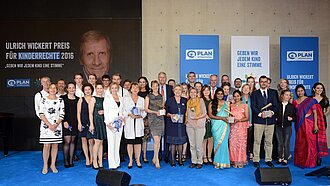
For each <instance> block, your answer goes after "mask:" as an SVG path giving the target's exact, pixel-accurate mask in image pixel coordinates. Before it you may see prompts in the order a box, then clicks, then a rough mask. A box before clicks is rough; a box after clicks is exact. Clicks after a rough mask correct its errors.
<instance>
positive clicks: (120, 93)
mask: <svg viewBox="0 0 330 186" xmlns="http://www.w3.org/2000/svg"><path fill="white" fill-rule="evenodd" d="M118 96H119V97H121V98H124V97H126V96H131V95H130V93H129V92H128V90H126V89H124V88H123V87H121V86H119V87H118Z"/></svg>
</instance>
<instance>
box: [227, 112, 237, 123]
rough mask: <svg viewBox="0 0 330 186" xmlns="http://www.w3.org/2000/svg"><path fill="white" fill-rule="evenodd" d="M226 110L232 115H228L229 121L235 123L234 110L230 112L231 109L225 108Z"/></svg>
mask: <svg viewBox="0 0 330 186" xmlns="http://www.w3.org/2000/svg"><path fill="white" fill-rule="evenodd" d="M225 111H226V112H227V113H228V114H230V115H231V116H228V123H235V117H234V114H233V113H232V112H230V110H228V109H225Z"/></svg>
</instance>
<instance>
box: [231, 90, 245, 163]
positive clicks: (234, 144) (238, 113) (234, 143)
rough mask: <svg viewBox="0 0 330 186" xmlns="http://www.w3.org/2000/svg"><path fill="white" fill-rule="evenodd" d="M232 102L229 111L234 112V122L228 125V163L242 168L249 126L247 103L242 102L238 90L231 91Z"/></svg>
mask: <svg viewBox="0 0 330 186" xmlns="http://www.w3.org/2000/svg"><path fill="white" fill-rule="evenodd" d="M233 97H234V103H233V104H231V105H230V111H231V113H233V114H234V123H231V125H230V135H229V154H230V164H232V165H233V167H234V168H243V166H244V165H246V164H247V156H246V146H247V128H248V127H249V118H250V114H249V109H248V105H247V104H245V103H242V101H241V100H242V99H241V98H242V93H241V92H240V91H239V90H235V91H234V92H233Z"/></svg>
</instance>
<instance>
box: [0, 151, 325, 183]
mask: <svg viewBox="0 0 330 186" xmlns="http://www.w3.org/2000/svg"><path fill="white" fill-rule="evenodd" d="M151 156H152V152H148V157H149V162H151ZM81 159H82V158H81ZM57 164H58V166H57V169H58V170H59V173H58V174H54V173H52V172H51V171H50V170H49V173H48V174H47V175H42V174H41V169H42V153H41V151H21V152H10V153H9V156H8V157H4V156H3V155H2V152H1V155H0V185H47V186H52V185H56V186H59V185H61V186H64V185H70V186H74V185H80V186H82V185H96V182H95V180H96V174H97V170H94V169H92V168H86V167H85V161H84V160H81V161H79V162H74V164H75V166H74V167H72V168H64V166H63V155H62V152H59V156H58V163H57ZM107 164H108V163H107V161H106V160H104V166H105V167H106V166H107ZM127 164H128V162H127V161H126V162H124V163H122V164H121V168H120V169H119V171H124V172H127V173H128V174H130V175H131V177H132V179H131V182H130V184H144V185H148V186H149V185H168V186H170V185H240V186H241V185H257V183H256V181H255V176H254V171H255V168H254V167H253V164H252V163H251V162H250V163H249V165H247V166H246V167H244V168H242V169H235V168H230V169H224V170H217V169H214V167H213V166H211V165H207V166H203V168H202V169H199V170H198V169H190V168H189V167H188V166H189V164H190V160H187V162H186V163H185V166H184V167H180V166H178V165H177V166H176V167H171V166H170V165H169V164H165V163H164V162H163V161H162V162H161V169H160V170H157V169H155V167H153V166H152V165H151V163H149V164H145V163H142V165H143V168H142V169H139V168H137V167H136V165H135V164H134V166H133V168H132V169H128V168H127ZM261 166H262V167H266V165H265V164H264V161H263V160H262V161H261ZM276 166H278V165H276ZM323 166H330V157H327V158H323V162H322V166H321V167H323ZM321 167H317V168H314V169H300V168H297V167H295V166H293V162H292V160H291V161H290V162H289V168H290V171H291V174H292V185H299V186H301V185H308V186H311V185H330V178H328V177H320V178H317V177H306V176H304V175H305V174H306V173H309V172H311V171H313V170H317V169H319V168H321Z"/></svg>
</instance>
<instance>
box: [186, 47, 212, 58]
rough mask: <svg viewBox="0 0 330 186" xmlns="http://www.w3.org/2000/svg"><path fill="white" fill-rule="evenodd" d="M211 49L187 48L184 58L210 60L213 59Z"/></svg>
mask: <svg viewBox="0 0 330 186" xmlns="http://www.w3.org/2000/svg"><path fill="white" fill-rule="evenodd" d="M213 56H214V52H213V49H187V50H186V60H210V59H213Z"/></svg>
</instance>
